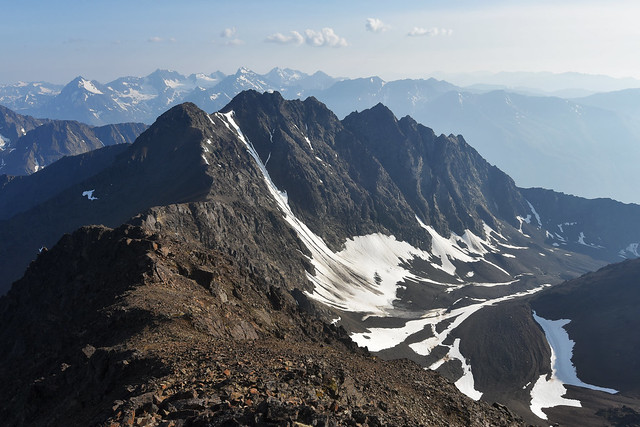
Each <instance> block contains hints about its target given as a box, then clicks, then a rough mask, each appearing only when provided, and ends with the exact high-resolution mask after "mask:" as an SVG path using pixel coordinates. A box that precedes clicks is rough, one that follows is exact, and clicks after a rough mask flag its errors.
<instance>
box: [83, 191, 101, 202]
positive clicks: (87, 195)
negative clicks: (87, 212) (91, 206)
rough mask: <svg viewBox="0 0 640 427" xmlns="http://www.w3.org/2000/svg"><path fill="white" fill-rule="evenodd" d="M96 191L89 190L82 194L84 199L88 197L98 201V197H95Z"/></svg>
mask: <svg viewBox="0 0 640 427" xmlns="http://www.w3.org/2000/svg"><path fill="white" fill-rule="evenodd" d="M94 191H96V190H87V191H83V192H82V197H85V196H86V197H87V199H89V200H98V198H97V197H93V192H94Z"/></svg>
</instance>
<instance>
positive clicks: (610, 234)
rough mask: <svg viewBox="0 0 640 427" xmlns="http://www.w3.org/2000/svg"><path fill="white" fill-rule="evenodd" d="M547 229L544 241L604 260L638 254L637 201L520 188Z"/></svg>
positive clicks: (639, 237)
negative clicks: (626, 201) (620, 200)
mask: <svg viewBox="0 0 640 427" xmlns="http://www.w3.org/2000/svg"><path fill="white" fill-rule="evenodd" d="M521 192H522V194H523V195H524V196H525V197H526V198H527V200H528V201H529V202H530V203H531V204H532V205H533V206H534V207H535V209H536V210H537V212H538V213H539V215H540V217H541V219H542V224H540V225H541V226H543V227H544V228H545V229H546V230H548V231H549V232H550V233H549V234H547V239H546V240H547V243H548V244H555V245H554V246H559V247H563V248H567V249H570V250H572V251H575V252H582V253H586V254H588V255H590V256H592V257H594V258H599V259H603V260H605V261H607V262H618V261H620V260H621V259H623V258H637V257H638V254H639V250H638V247H640V246H639V245H638V244H639V243H640V226H638V223H637V219H638V218H640V205H636V204H625V203H620V202H616V201H615V200H611V199H595V200H588V199H584V198H581V197H576V196H571V195H567V194H563V193H558V192H555V191H551V190H544V189H541V188H529V189H521Z"/></svg>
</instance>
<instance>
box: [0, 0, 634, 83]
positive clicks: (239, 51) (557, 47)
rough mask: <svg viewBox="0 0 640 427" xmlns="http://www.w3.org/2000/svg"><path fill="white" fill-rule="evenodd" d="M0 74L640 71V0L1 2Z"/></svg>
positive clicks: (6, 77) (390, 75)
mask: <svg viewBox="0 0 640 427" xmlns="http://www.w3.org/2000/svg"><path fill="white" fill-rule="evenodd" d="M0 10H2V11H3V12H2V18H1V19H0V39H1V40H2V43H0V57H1V58H2V61H3V65H2V66H1V67H0V83H12V82H16V81H18V80H24V81H35V80H46V81H52V82H56V83H66V82H68V81H69V80H71V79H72V78H74V77H75V76H77V75H83V76H84V77H87V78H90V79H95V80H98V81H101V82H103V83H106V82H108V81H110V80H112V79H115V78H116V77H119V76H123V75H138V76H141V75H146V74H149V73H151V72H152V71H154V70H155V69H157V68H165V69H173V70H176V71H179V72H181V73H184V74H190V73H193V72H207V73H209V72H213V71H216V70H221V71H223V72H225V73H232V72H235V70H236V69H238V68H239V67H241V66H245V67H247V68H250V69H253V70H254V71H257V72H261V73H263V72H266V71H268V70H270V69H271V68H273V67H275V66H280V67H289V68H295V69H299V70H301V71H304V72H308V73H312V72H314V71H316V70H323V71H325V72H327V73H329V74H331V75H334V76H345V77H361V76H369V75H379V76H381V77H383V78H385V79H388V80H390V79H397V78H405V77H407V78H421V77H429V76H430V75H431V74H432V73H434V72H437V71H440V72H445V73H460V72H475V71H490V72H498V71H552V72H565V71H577V72H583V73H590V74H607V75H612V76H614V77H624V76H630V77H636V78H640V55H638V54H637V51H638V47H640V26H639V25H637V22H635V21H636V20H637V19H638V17H639V16H640V2H637V1H635V0H634V1H627V0H611V1H596V0H583V1H573V0H569V1H563V2H557V1H556V2H552V1H546V0H542V1H540V0H539V1H532V0H531V1H525V0H519V1H518V0H515V1H513V0H512V1H506V0H505V1H503V0H489V1H482V2H480V1H469V0H422V1H404V2H389V1H375V0H373V1H372V0H369V1H359V0H342V1H333V0H328V1H322V2H308V1H304V0H298V1H265V0H261V1H257V0H251V1H240V0H236V1H226V0H218V1H205V0H183V1H175V0H174V1H169V0H128V1H122V0H110V1H106V0H105V1H96V0H84V1H70V0H60V1H50V0H49V1H42V0H20V1H17V0H0Z"/></svg>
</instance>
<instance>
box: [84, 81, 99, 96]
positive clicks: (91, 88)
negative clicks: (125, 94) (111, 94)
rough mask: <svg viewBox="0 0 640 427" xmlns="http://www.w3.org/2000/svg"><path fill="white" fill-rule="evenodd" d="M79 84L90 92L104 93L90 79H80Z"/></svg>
mask: <svg viewBox="0 0 640 427" xmlns="http://www.w3.org/2000/svg"><path fill="white" fill-rule="evenodd" d="M80 86H82V87H83V88H84V89H85V90H86V91H87V92H91V93H93V94H96V95H104V93H102V92H100V90H99V89H98V88H97V87H96V86H95V85H94V84H93V82H91V81H90V80H85V79H82V80H80Z"/></svg>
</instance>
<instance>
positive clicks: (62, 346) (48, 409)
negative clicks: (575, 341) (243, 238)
mask: <svg viewBox="0 0 640 427" xmlns="http://www.w3.org/2000/svg"><path fill="white" fill-rule="evenodd" d="M292 295H296V296H297V297H298V298H299V299H298V301H296V300H294V298H293V297H292ZM0 323H1V324H2V325H3V328H2V329H1V330H0V341H1V342H2V343H3V344H4V345H3V346H1V347H0V360H1V361H2V363H1V364H0V400H1V401H2V402H3V404H2V407H1V409H0V418H2V419H3V422H4V425H7V426H14V425H15V426H19V425H29V426H45V425H46V426H50V425H64V426H69V425H83V426H84V425H102V426H112V425H136V426H143V425H144V426H157V425H162V426H182V425H184V426H215V425H264V426H268V425H322V426H326V425H369V426H376V425H416V426H417V425H439V426H452V425H459V426H470V425H474V426H475V425H477V426H487V425H521V422H520V420H519V419H518V418H517V417H515V416H514V415H513V414H512V413H511V412H510V411H508V410H507V409H506V408H505V407H502V406H499V405H493V406H491V405H490V404H488V403H485V402H474V401H472V400H471V399H469V398H467V397H466V396H464V395H462V394H461V393H459V392H458V390H457V389H456V388H455V386H453V385H452V384H451V383H449V382H448V381H447V380H445V379H444V378H443V377H441V376H440V375H438V374H436V373H434V372H430V371H425V370H423V369H422V368H420V367H419V366H418V365H415V364H413V363H412V362H409V361H406V360H404V361H403V360H398V361H391V362H387V361H382V360H379V359H377V358H374V357H372V356H371V355H369V354H367V353H366V352H364V351H362V350H360V349H357V348H355V347H354V345H353V344H352V343H351V341H350V340H349V339H348V337H347V336H346V333H345V331H344V329H342V328H337V327H335V326H332V325H330V324H327V323H324V322H322V321H320V320H318V318H317V317H316V316H315V315H314V308H313V305H312V304H311V303H310V302H309V301H308V300H306V299H305V298H304V297H303V296H302V295H301V293H299V292H292V290H291V289H286V288H283V287H279V286H273V285H271V284H270V283H268V282H266V281H265V280H264V279H262V278H261V277H260V276H258V275H255V274H253V272H252V271H250V270H248V269H247V268H246V267H245V266H242V265H241V264H239V263H237V262H235V260H234V259H233V257H231V256H229V255H227V254H222V253H220V252H217V251H212V250H210V249H206V248H204V247H203V246H202V245H201V244H199V243H196V242H180V241H178V240H176V239H174V238H171V237H170V236H166V235H161V234H156V233H150V232H149V231H147V230H145V229H144V228H140V227H135V226H130V225H125V226H122V227H119V228H117V229H115V230H114V229H108V228H104V227H86V228H82V229H80V230H78V231H76V232H75V233H73V234H72V235H66V236H65V237H64V238H63V239H62V240H61V241H60V242H59V243H58V244H57V245H56V246H55V247H53V248H52V249H51V250H49V251H44V252H43V253H41V254H40V256H39V257H38V259H37V260H36V261H35V262H34V263H33V264H32V265H31V267H30V268H29V270H28V271H27V273H26V274H25V276H24V278H23V279H21V280H20V281H18V282H16V284H15V285H14V287H13V289H12V290H11V292H10V293H9V294H8V295H7V296H5V297H3V298H2V299H0ZM16 372H19V375H16Z"/></svg>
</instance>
